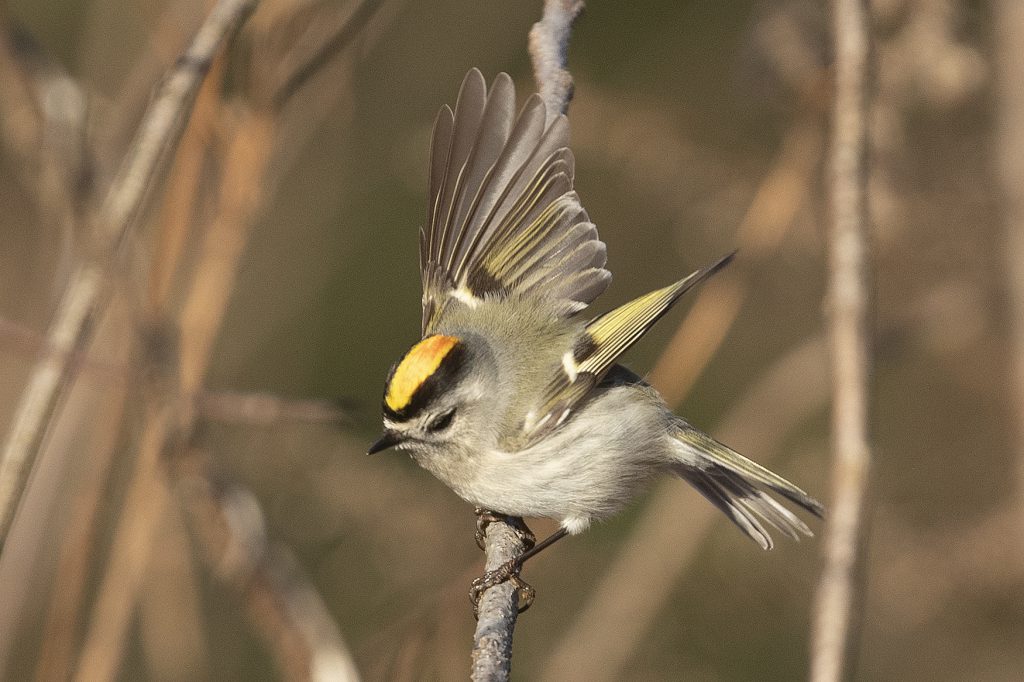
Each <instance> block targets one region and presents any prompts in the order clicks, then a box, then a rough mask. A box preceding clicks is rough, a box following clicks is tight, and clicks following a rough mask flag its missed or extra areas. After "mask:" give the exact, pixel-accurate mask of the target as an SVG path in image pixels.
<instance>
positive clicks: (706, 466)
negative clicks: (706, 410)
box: [672, 422, 825, 549]
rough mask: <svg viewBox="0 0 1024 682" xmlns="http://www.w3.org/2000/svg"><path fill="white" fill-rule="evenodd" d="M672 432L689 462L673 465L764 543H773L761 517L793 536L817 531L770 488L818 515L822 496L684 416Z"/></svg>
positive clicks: (752, 536)
mask: <svg viewBox="0 0 1024 682" xmlns="http://www.w3.org/2000/svg"><path fill="white" fill-rule="evenodd" d="M674 435H675V438H676V440H677V441H678V442H679V443H680V445H681V446H682V447H683V448H685V451H686V455H685V463H684V462H680V463H678V464H675V465H673V467H672V470H673V471H674V472H675V473H676V474H677V475H678V476H679V477H680V478H682V479H684V480H686V481H687V482H689V483H690V485H692V486H693V487H694V488H696V489H697V490H698V491H700V493H701V494H702V495H704V497H706V498H708V500H710V501H711V503H712V504H714V505H715V506H716V507H718V508H719V509H720V510H722V511H723V512H724V513H725V514H726V515H727V516H728V517H729V518H730V519H731V520H732V522H733V523H735V524H736V525H737V526H739V527H740V529H741V530H742V531H743V532H744V533H746V534H747V535H748V536H750V538H751V539H752V540H754V542H756V543H757V544H759V545H760V546H761V547H762V549H771V548H772V545H773V543H772V538H771V536H770V535H769V534H768V531H767V530H766V529H765V526H764V524H763V523H762V521H767V522H768V524H770V525H771V526H774V527H775V528H776V529H778V530H779V531H781V532H783V533H785V534H786V535H788V536H789V537H791V538H793V539H794V540H798V539H799V538H800V535H807V536H810V535H813V533H812V532H811V529H810V528H808V527H807V524H806V523H804V522H803V521H801V520H800V519H799V518H797V516H796V515H795V514H793V512H791V511H790V510H789V509H787V508H786V507H785V506H783V505H782V503H781V502H779V501H778V500H776V499H775V498H774V497H772V496H771V495H769V494H768V492H769V491H770V492H773V493H776V494H778V495H780V496H782V497H784V498H786V499H787V500H789V501H790V502H792V503H794V504H796V505H797V506H799V507H801V508H803V509H806V510H807V511H809V512H810V513H812V514H814V515H815V516H817V517H819V518H821V517H822V516H823V515H824V513H825V508H824V507H823V506H822V504H821V503H820V502H818V501H817V500H815V499H814V498H813V497H811V496H810V495H808V494H807V493H805V492H804V491H803V490H801V489H800V488H798V487H796V486H795V485H793V484H792V483H790V482H789V481H787V480H786V479H784V478H782V477H781V476H779V475H778V474H775V473H773V472H771V471H769V470H768V469H766V468H764V467H763V466H761V465H760V464H757V463H756V462H752V461H751V460H749V459H747V458H746V457H744V456H743V455H741V454H739V453H738V452H736V451H734V450H732V449H730V448H729V447H727V446H725V445H723V444H722V443H719V442H718V441H716V440H715V439H714V438H712V437H711V436H709V435H707V434H705V433H702V432H701V431H698V430H697V429H695V428H693V427H692V426H690V425H689V424H686V423H685V422H681V423H680V425H679V428H678V431H677V432H676V433H675V434H674Z"/></svg>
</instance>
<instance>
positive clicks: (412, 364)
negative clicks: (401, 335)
mask: <svg viewBox="0 0 1024 682" xmlns="http://www.w3.org/2000/svg"><path fill="white" fill-rule="evenodd" d="M458 343H459V340H458V339H457V338H455V337H454V336H444V335H442V334H436V335H434V336H428V337H427V338H425V339H423V340H422V341H420V342H419V343H417V344H416V345H415V346H413V347H412V348H410V349H409V352H408V353H406V354H405V357H404V358H402V361H401V362H400V363H398V367H396V368H395V373H394V374H393V375H392V376H391V381H390V382H389V383H388V390H387V393H386V394H385V395H384V402H385V403H387V406H388V407H389V408H390V409H392V410H394V411H395V412H398V411H399V410H401V409H403V408H404V407H406V406H407V405H408V404H409V401H411V400H412V397H413V395H414V394H415V393H416V389H418V388H419V387H420V386H422V385H423V382H424V381H426V380H427V379H429V378H430V377H431V375H433V374H434V372H436V371H437V368H438V367H440V366H441V363H442V362H443V361H444V359H445V357H447V355H448V353H450V352H451V350H452V349H453V348H455V346H457V345H458Z"/></svg>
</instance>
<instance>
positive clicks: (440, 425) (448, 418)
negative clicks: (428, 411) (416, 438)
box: [427, 407, 455, 433]
mask: <svg viewBox="0 0 1024 682" xmlns="http://www.w3.org/2000/svg"><path fill="white" fill-rule="evenodd" d="M454 418H455V408H454V407H453V408H452V409H450V410H448V411H447V412H445V413H444V414H442V415H439V416H438V417H436V418H435V419H434V421H432V422H430V423H429V424H427V431H430V432H431V433H437V432H438V431H444V430H445V429H447V428H448V427H449V426H451V425H452V419H454Z"/></svg>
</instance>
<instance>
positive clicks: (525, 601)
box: [469, 519, 568, 614]
mask: <svg viewBox="0 0 1024 682" xmlns="http://www.w3.org/2000/svg"><path fill="white" fill-rule="evenodd" d="M521 521H522V519H520V522H521ZM523 525H524V526H525V524H523ZM484 528H486V526H484ZM531 535H532V533H531ZM566 535H568V531H567V530H565V529H564V528H559V529H558V530H556V531H555V532H554V533H552V534H551V535H549V536H547V537H546V538H544V540H542V541H541V542H540V543H537V544H533V545H532V546H530V547H528V548H527V549H526V551H524V552H523V553H522V554H520V555H519V556H517V557H515V558H514V559H509V560H508V561H506V562H505V563H503V564H502V565H501V566H498V567H497V568H496V569H494V570H493V571H487V572H486V573H484V574H483V575H482V576H480V577H479V578H477V579H476V580H474V581H473V584H472V585H471V586H470V588H469V599H470V601H472V602H473V613H474V614H476V612H477V610H478V608H479V606H480V597H481V596H483V593H484V592H486V591H487V590H489V589H491V588H492V587H494V586H495V585H500V584H502V583H503V582H506V581H507V582H511V583H512V584H513V585H514V586H515V588H516V593H517V595H518V604H517V608H518V610H519V613H522V612H523V611H525V610H526V609H528V608H530V606H531V605H532V604H533V599H534V597H536V596H537V592H536V590H534V589H533V588H532V587H531V586H530V585H529V583H527V582H526V581H524V580H523V579H522V578H520V577H519V571H521V570H522V568H523V564H524V563H526V560H527V559H529V558H531V557H533V556H536V555H537V554H539V553H540V552H542V551H544V550H545V549H547V548H548V547H550V546H551V545H553V544H555V543H556V542H558V541H559V540H561V539H562V538H564V537H565V536H566Z"/></svg>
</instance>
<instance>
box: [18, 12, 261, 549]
mask: <svg viewBox="0 0 1024 682" xmlns="http://www.w3.org/2000/svg"><path fill="white" fill-rule="evenodd" d="M256 2H257V0H220V2H218V4H217V5H216V6H215V7H214V9H213V10H212V11H211V13H210V15H209V16H208V17H207V19H206V21H205V22H204V24H203V26H202V27H201V28H200V30H199V32H198V34H197V35H196V37H195V39H194V40H193V42H192V44H191V46H190V47H189V49H188V50H187V51H186V53H185V54H184V55H183V57H182V58H181V59H180V60H179V61H178V63H177V65H176V66H175V68H174V69H173V70H172V71H171V73H170V75H169V76H168V78H167V80H166V81H165V82H164V85H163V86H162V87H161V89H160V91H159V92H158V93H157V95H156V98H155V99H154V101H153V104H152V105H151V106H150V107H149V109H148V110H147V112H146V115H145V117H144V118H143V121H142V124H141V125H140V128H139V130H140V132H139V134H138V136H137V137H136V139H135V141H134V142H133V144H132V148H131V149H130V150H129V153H128V156H127V158H126V159H125V162H124V164H123V165H122V167H121V170H120V171H119V173H118V175H117V177H116V178H115V179H114V181H113V184H112V186H111V188H110V191H109V192H108V194H107V198H106V201H105V202H104V204H103V207H102V208H101V210H100V213H99V217H98V218H97V222H96V228H95V234H94V238H95V240H96V242H95V246H96V254H97V257H96V258H95V259H94V260H92V261H90V262H88V263H86V264H85V265H83V266H81V267H79V268H78V269H76V270H75V271H74V273H73V274H72V276H71V279H70V281H69V282H68V286H67V289H66V290H65V294H64V297H63V299H62V300H61V303H60V305H59V307H58V309H57V312H56V314H55V316H54V320H53V322H52V323H51V325H50V329H49V331H48V333H47V343H46V346H47V348H49V349H51V350H52V351H54V352H53V353H52V354H47V355H45V356H44V357H42V358H40V360H39V362H38V363H37V365H36V367H35V369H34V370H33V373H32V376H31V378H30V379H29V382H28V385H27V386H26V388H25V391H24V393H23V394H22V398H21V401H20V403H19V405H18V409H17V411H16V412H15V415H14V418H13V421H12V426H11V429H10V432H9V433H8V436H7V441H6V443H5V444H4V449H3V455H2V459H0V551H2V546H3V543H4V542H5V540H6V538H7V535H8V532H9V531H10V528H11V525H12V524H13V522H14V516H15V512H16V511H17V508H18V504H19V502H20V500H21V496H22V494H23V492H24V489H25V484H26V483H27V481H28V475H29V473H30V472H31V470H32V467H33V465H34V463H35V460H36V458H37V456H38V454H39V449H40V446H41V445H42V442H43V438H44V436H45V433H46V427H47V424H48V423H49V422H50V417H51V416H52V415H53V413H54V410H55V409H56V408H57V405H58V403H59V402H60V399H61V397H62V395H63V394H64V393H65V389H66V388H67V386H68V385H69V383H70V381H71V378H72V375H73V374H74V371H73V369H74V365H73V364H72V363H71V362H70V358H71V357H72V356H73V355H74V354H75V353H77V352H81V351H83V350H84V349H85V347H86V345H88V343H89V341H90V339H91V337H92V330H93V326H94V323H95V321H96V317H97V313H98V312H99V311H100V310H101V309H102V308H103V307H104V305H105V303H106V300H107V299H108V297H109V293H108V288H107V286H106V274H105V268H106V265H107V263H108V262H110V261H112V260H114V259H115V258H116V256H117V252H118V251H119V246H120V245H121V244H122V243H123V242H124V241H125V238H126V237H127V236H128V235H129V234H130V233H131V232H132V230H133V227H134V225H135V219H136V217H137V216H138V214H139V212H140V209H141V207H142V205H143V203H144V200H145V198H146V195H147V193H148V191H149V189H150V188H151V186H152V184H153V180H154V178H155V176H156V175H157V173H158V172H159V170H160V169H161V168H162V167H163V165H164V164H163V161H164V160H165V154H164V152H165V151H166V150H167V149H170V148H173V147H174V146H175V144H176V143H177V141H178V139H179V138H180V136H181V133H182V131H183V129H184V125H185V122H186V121H187V119H188V115H189V113H190V111H191V106H192V103H193V101H194V100H195V96H196V92H197V91H198V89H199V86H200V85H201V84H202V82H203V77H204V76H205V74H206V72H207V70H208V68H209V65H210V62H211V60H212V58H213V56H214V55H215V54H216V52H217V51H218V50H219V49H220V47H221V46H222V45H224V44H225V43H226V42H227V41H228V40H229V39H230V38H231V37H232V36H233V35H234V34H235V33H236V32H237V31H238V29H239V27H240V26H241V25H242V23H243V22H244V20H245V19H246V17H248V15H249V13H250V12H251V11H252V10H253V8H254V7H255V5H256Z"/></svg>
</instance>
